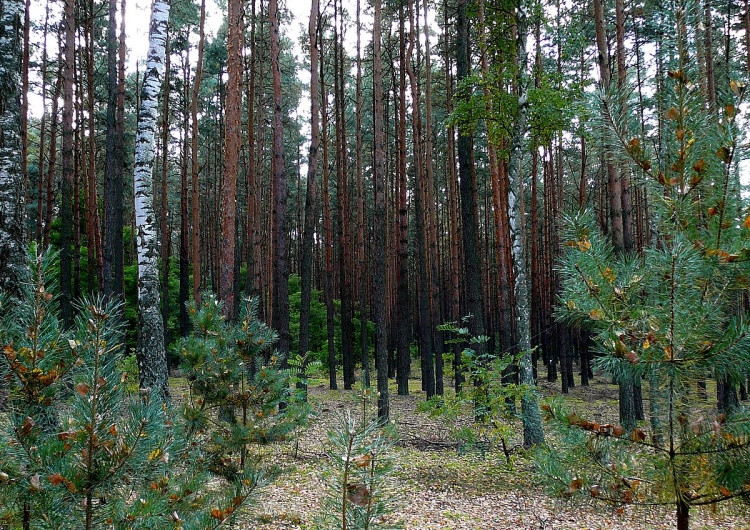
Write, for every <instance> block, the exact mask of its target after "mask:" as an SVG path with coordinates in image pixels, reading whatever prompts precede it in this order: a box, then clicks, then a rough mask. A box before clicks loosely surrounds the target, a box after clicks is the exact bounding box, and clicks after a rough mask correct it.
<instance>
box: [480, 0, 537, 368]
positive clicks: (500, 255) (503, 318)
mask: <svg viewBox="0 0 750 530" xmlns="http://www.w3.org/2000/svg"><path fill="white" fill-rule="evenodd" d="M484 16H485V10H484V2H481V4H480V17H481V19H482V21H483V20H484ZM486 40H487V30H486V28H482V33H481V35H480V44H481V46H482V49H483V50H482V61H481V65H482V73H483V75H485V76H486V75H488V74H489V60H488V57H487V54H488V51H487V49H486V47H487V43H486ZM488 89H489V87H487V86H486V85H485V89H484V90H485V97H486V98H487V101H488V103H487V105H488V108H487V111H488V112H490V111H491V110H492V108H491V107H489V105H490V103H489V101H490V98H489V90H488ZM487 149H488V159H489V164H490V184H491V187H492V205H493V208H492V212H493V221H494V228H495V261H496V263H497V270H498V280H497V283H498V284H499V288H498V293H497V298H498V300H497V303H498V306H499V309H498V313H499V314H498V332H499V334H500V344H499V346H500V351H501V352H502V353H503V354H510V353H512V351H511V350H512V347H513V345H514V344H515V342H514V340H513V321H512V320H513V308H512V303H513V299H512V293H511V287H510V286H511V285H512V284H513V274H512V269H511V266H510V265H511V263H512V257H511V255H510V247H511V245H510V230H509V228H508V182H507V181H508V176H507V167H506V166H505V165H504V164H503V163H501V160H499V157H498V153H497V148H496V147H495V145H493V144H490V145H488V148H487ZM532 196H533V193H532ZM532 212H533V207H532ZM532 231H533V230H532ZM533 255H534V252H533V251H532V256H533Z"/></svg>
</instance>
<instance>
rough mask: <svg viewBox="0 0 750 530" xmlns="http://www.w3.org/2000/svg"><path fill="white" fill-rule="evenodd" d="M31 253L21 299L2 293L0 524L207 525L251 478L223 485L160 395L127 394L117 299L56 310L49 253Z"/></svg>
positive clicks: (223, 516)
mask: <svg viewBox="0 0 750 530" xmlns="http://www.w3.org/2000/svg"><path fill="white" fill-rule="evenodd" d="M33 254H34V252H33V251H32V256H31V257H30V264H31V266H30V268H29V270H30V271H31V274H29V277H28V278H27V281H26V282H25V283H24V285H23V299H20V300H18V299H17V300H10V299H9V298H7V297H4V298H2V301H1V302H0V303H2V307H3V309H4V310H5V309H7V310H6V311H5V312H4V313H3V315H4V316H3V319H2V321H1V322H0V346H1V347H2V356H0V370H2V373H1V374H0V375H2V377H3V378H4V381H5V382H6V384H7V388H8V391H9V394H8V409H7V413H6V417H5V418H3V420H2V421H0V524H4V525H9V526H11V527H15V526H16V525H20V526H21V527H22V528H24V529H30V528H55V529H67V528H70V529H81V528H86V529H92V528H123V529H124V528H128V529H137V528H182V529H187V528H196V529H199V528H200V529H208V528H215V527H217V526H219V525H221V524H223V523H224V522H226V521H227V520H229V519H230V518H231V516H232V514H233V513H234V512H235V511H236V509H237V508H238V507H239V506H241V505H242V504H243V503H245V502H246V501H247V500H248V498H249V496H250V494H251V493H252V492H253V491H254V490H255V488H256V486H257V485H258V476H257V475H256V474H255V473H253V472H252V471H248V472H247V473H245V474H243V475H241V476H239V477H237V480H235V481H234V482H233V483H232V484H230V485H229V486H228V487H225V488H222V491H218V490H216V491H212V490H210V489H209V488H208V487H207V485H208V481H209V478H210V477H209V475H208V474H207V473H206V466H205V465H203V463H202V461H201V460H200V458H199V455H195V454H194V452H195V451H196V449H195V445H194V444H193V443H191V441H190V440H187V439H186V438H185V437H184V434H185V433H184V429H183V428H182V425H180V424H175V423H173V422H172V420H171V419H170V410H169V409H168V408H167V405H166V404H164V403H161V402H159V401H158V400H155V399H151V397H150V396H147V395H137V394H130V393H128V392H127V390H126V388H125V377H124V374H122V373H121V372H120V371H119V370H118V369H117V364H118V361H119V359H120V356H121V355H122V330H121V327H120V325H119V322H118V319H117V314H118V313H119V312H120V308H119V307H118V306H117V305H116V304H111V303H110V304H106V303H104V302H103V301H102V300H101V299H91V300H88V301H86V302H84V303H82V304H81V305H80V308H79V309H80V311H79V316H78V318H77V320H76V327H75V328H74V329H73V330H71V331H63V330H62V328H61V323H60V320H59V317H58V312H59V311H58V308H57V307H56V297H55V295H54V287H55V286H54V282H52V281H47V278H49V277H50V272H51V270H52V269H53V259H52V257H51V256H48V255H44V256H39V257H37V256H35V255H33Z"/></svg>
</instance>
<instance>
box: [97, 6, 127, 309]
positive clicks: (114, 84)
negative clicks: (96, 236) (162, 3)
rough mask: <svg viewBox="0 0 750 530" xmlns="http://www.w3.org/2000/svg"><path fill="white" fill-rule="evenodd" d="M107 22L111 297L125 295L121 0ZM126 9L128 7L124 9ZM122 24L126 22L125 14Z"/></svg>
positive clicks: (107, 287) (106, 285) (106, 272)
mask: <svg viewBox="0 0 750 530" xmlns="http://www.w3.org/2000/svg"><path fill="white" fill-rule="evenodd" d="M108 3H109V24H108V26H107V138H106V144H105V148H106V163H105V173H104V197H103V200H104V208H103V210H104V223H103V224H102V239H103V244H102V290H103V292H104V296H105V297H107V298H113V299H120V298H121V297H122V267H123V264H122V261H123V251H122V223H123V208H122V202H123V201H122V196H123V179H122V177H123V174H122V165H123V163H124V160H123V149H122V141H121V139H120V138H119V137H118V134H117V132H118V122H117V100H118V89H119V83H118V81H119V79H118V74H119V71H118V64H117V59H118V57H117V56H118V51H119V49H118V48H119V47H118V41H117V0H108ZM123 13H124V11H123ZM122 24H123V25H124V24H125V19H124V17H123V18H122Z"/></svg>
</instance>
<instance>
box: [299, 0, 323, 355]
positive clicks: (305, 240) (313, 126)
mask: <svg viewBox="0 0 750 530" xmlns="http://www.w3.org/2000/svg"><path fill="white" fill-rule="evenodd" d="M318 10H319V2H318V0H312V3H311V5H310V21H309V24H308V30H307V36H308V39H309V41H310V154H309V156H308V158H307V190H306V192H305V226H304V231H303V233H302V258H301V259H300V264H299V269H300V282H301V284H302V285H301V288H302V292H301V297H300V315H299V354H300V356H304V355H306V354H307V350H308V347H309V343H310V302H311V299H312V282H313V257H314V256H313V246H314V244H315V225H316V224H317V223H316V221H317V210H318V208H317V189H316V186H317V177H318V148H319V147H320V93H319V89H318V84H319V82H320V76H319V72H318V69H319V58H320V50H319V47H318V17H319V14H318Z"/></svg>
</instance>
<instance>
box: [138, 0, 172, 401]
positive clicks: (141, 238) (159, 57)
mask: <svg viewBox="0 0 750 530" xmlns="http://www.w3.org/2000/svg"><path fill="white" fill-rule="evenodd" d="M169 7H170V6H169V3H168V2H166V1H164V0H155V1H154V3H153V5H152V8H151V26H150V31H149V50H148V56H147V59H146V71H145V73H144V76H143V86H142V87H141V98H140V106H139V109H138V130H137V132H136V139H135V159H134V166H135V171H134V188H135V223H136V243H137V249H138V323H139V327H138V341H137V345H136V358H137V361H138V373H139V376H140V388H141V390H142V391H146V392H150V394H151V396H153V397H157V398H160V399H168V398H169V386H168V380H167V356H166V350H165V348H164V323H163V321H162V317H161V311H160V300H159V298H160V297H159V268H158V257H159V249H158V243H157V239H156V216H155V212H154V186H153V169H154V136H155V134H156V129H157V112H158V104H159V92H160V90H161V84H162V79H163V77H164V62H165V56H166V39H167V21H168V20H169Z"/></svg>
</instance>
